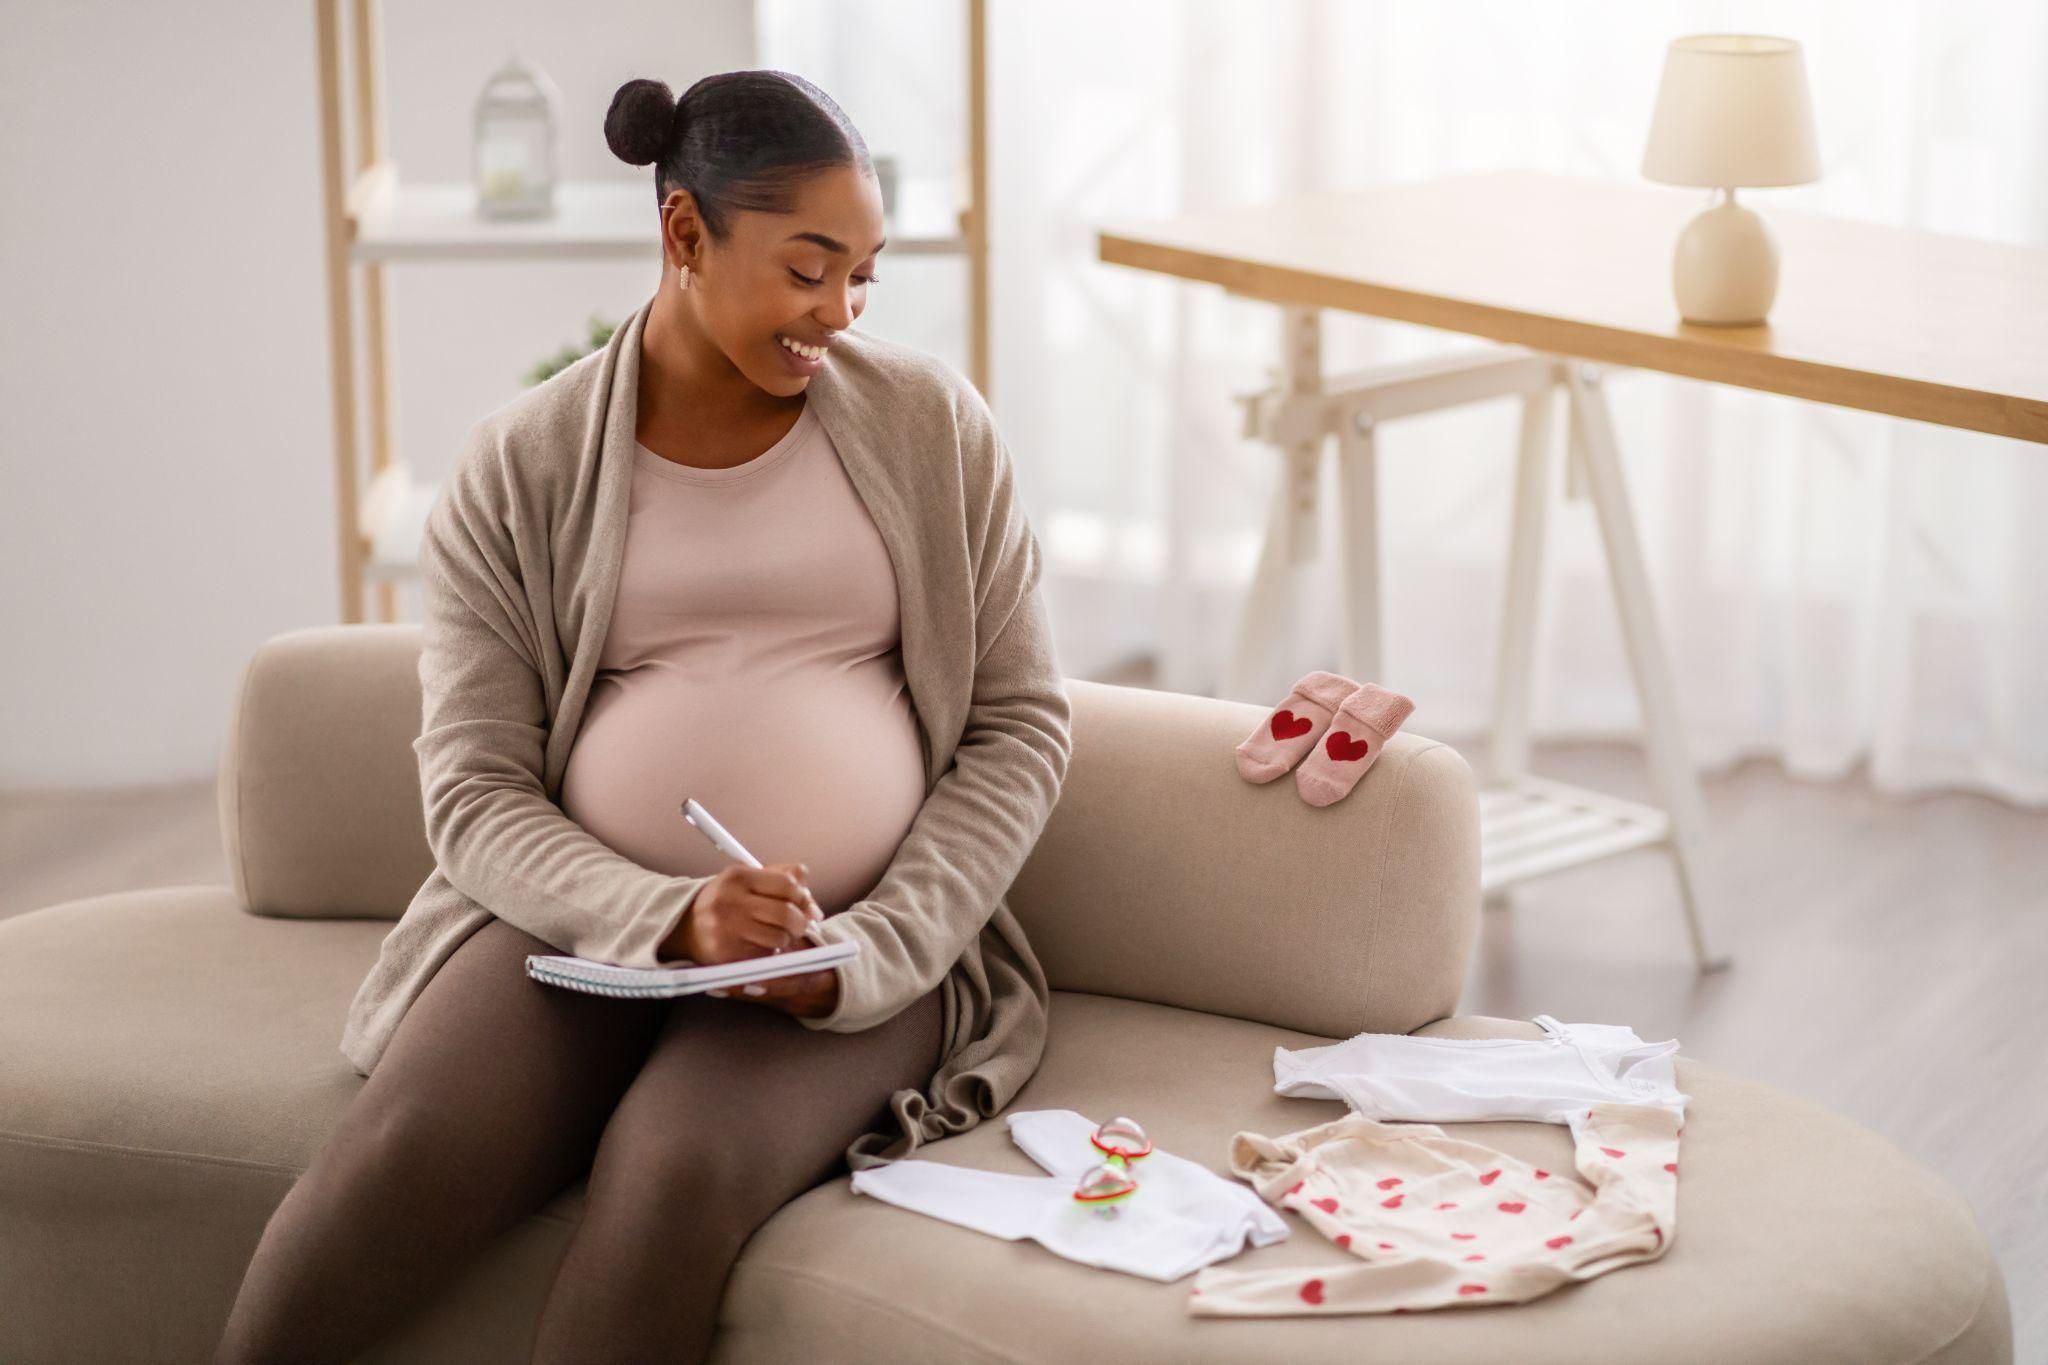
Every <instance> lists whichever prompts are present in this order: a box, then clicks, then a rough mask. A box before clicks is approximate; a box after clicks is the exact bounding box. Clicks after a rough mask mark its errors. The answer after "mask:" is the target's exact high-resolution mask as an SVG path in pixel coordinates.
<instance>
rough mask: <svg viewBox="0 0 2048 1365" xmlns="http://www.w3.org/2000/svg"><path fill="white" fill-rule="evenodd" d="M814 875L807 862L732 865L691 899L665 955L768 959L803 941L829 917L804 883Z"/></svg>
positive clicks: (663, 949) (663, 951)
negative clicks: (809, 927)
mask: <svg viewBox="0 0 2048 1365" xmlns="http://www.w3.org/2000/svg"><path fill="white" fill-rule="evenodd" d="M809 874H810V869H809V868H808V867H807V866H806V865H805V864H803V863H767V864H764V865H762V866H760V867H748V866H747V865H746V864H745V863H728V864H726V865H725V866H724V867H722V868H720V869H719V870H718V872H717V874H716V875H714V876H713V877H712V879H711V883H710V885H708V886H706V887H704V888H703V889H702V890H701V891H699V892H698V893H697V895H696V898H695V899H694V900H692V901H691V902H690V908H689V909H688V910H686V911H684V912H683V918H682V921H681V922H680V923H679V924H677V925H676V927H675V929H674V930H673V931H672V932H671V933H670V934H669V937H668V940H667V941H666V942H664V943H663V944H662V947H661V955H662V956H663V957H664V958H676V957H681V958H687V959H688V960H689V961H691V962H695V963H697V964H699V965H709V964H711V963H714V962H737V961H740V960H741V959H744V958H750V957H765V956H767V955H768V954H769V953H773V952H778V951H780V950H781V949H784V948H787V947H789V946H790V945H791V944H792V943H795V942H798V941H799V940H803V936H804V927H805V926H806V925H808V924H809V923H810V922H811V921H812V920H814V919H822V918H824V912H823V911H822V910H820V909H819V908H818V902H817V900H816V898H814V897H813V896H812V895H811V890H810V888H809V887H808V886H806V885H805V884H804V878H805V877H806V876H808V875H809Z"/></svg>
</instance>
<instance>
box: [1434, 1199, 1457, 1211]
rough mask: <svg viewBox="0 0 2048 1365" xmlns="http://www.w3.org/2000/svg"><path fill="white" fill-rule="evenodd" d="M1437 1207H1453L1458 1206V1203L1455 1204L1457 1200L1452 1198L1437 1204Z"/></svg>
mask: <svg viewBox="0 0 2048 1365" xmlns="http://www.w3.org/2000/svg"><path fill="white" fill-rule="evenodd" d="M1437 1207H1438V1208H1440V1209H1454V1208H1456V1207H1458V1205H1457V1201H1455V1200H1453V1201H1451V1202H1449V1203H1444V1204H1438V1205H1437Z"/></svg>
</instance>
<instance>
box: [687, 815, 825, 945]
mask: <svg viewBox="0 0 2048 1365" xmlns="http://www.w3.org/2000/svg"><path fill="white" fill-rule="evenodd" d="M683 818H684V819H685V820H688V821H689V822H690V823H691V824H693V825H695V826H696V827H697V828H698V829H700V830H702V831H703V832H704V837H705V838H707V839H709V840H710V841H711V843H712V845H713V846H714V847H715V848H717V850H718V851H719V852H720V853H723V854H724V855H725V856H726V857H728V858H735V859H738V860H739V861H740V862H743V863H745V864H746V865H747V866H748V867H759V866H760V865H761V860H760V859H759V858H756V857H755V856H754V855H753V854H751V853H749V852H747V850H746V849H745V848H744V847H743V846H742V845H741V844H740V841H739V840H737V839H735V838H733V837H732V836H731V835H730V834H727V833H726V832H725V826H724V825H721V824H719V823H718V822H717V821H716V820H714V819H712V818H711V812H710V811H708V810H705V809H704V807H703V805H702V804H700V803H699V802H698V800H697V799H696V798H695V797H691V798H689V799H688V800H686V801H684V802H683ZM804 897H805V899H807V900H809V901H810V903H811V905H812V906H813V907H814V908H815V907H816V906H817V904H818V900H817V897H815V896H813V895H811V892H810V888H809V887H805V888H804ZM804 937H805V938H807V939H809V940H810V941H811V942H813V943H815V944H817V945H818V946H819V947H820V948H822V947H824V946H825V940H824V939H822V938H819V937H818V921H817V920H811V921H810V922H809V923H807V924H805V925H804ZM774 951H775V952H778V953H779V952H781V951H782V950H781V949H780V948H777V949H775V950H774Z"/></svg>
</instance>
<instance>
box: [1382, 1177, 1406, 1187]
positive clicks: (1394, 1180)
mask: <svg viewBox="0 0 2048 1365" xmlns="http://www.w3.org/2000/svg"><path fill="white" fill-rule="evenodd" d="M1400 1183H1401V1177H1400V1176H1398V1175H1390V1176H1388V1177H1387V1178H1386V1179H1385V1180H1382V1181H1380V1182H1379V1187H1380V1188H1381V1189H1383V1190H1391V1189H1393V1188H1394V1186H1396V1185H1398V1184H1400Z"/></svg>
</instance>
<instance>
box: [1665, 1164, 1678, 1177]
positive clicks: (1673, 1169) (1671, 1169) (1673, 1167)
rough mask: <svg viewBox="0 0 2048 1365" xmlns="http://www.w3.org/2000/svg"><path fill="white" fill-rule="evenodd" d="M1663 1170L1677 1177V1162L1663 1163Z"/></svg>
mask: <svg viewBox="0 0 2048 1365" xmlns="http://www.w3.org/2000/svg"><path fill="white" fill-rule="evenodd" d="M1664 1169H1665V1170H1667V1171H1669V1172H1671V1174H1673V1175H1677V1174H1678V1163H1677V1162H1675V1161H1667V1162H1665V1163H1664Z"/></svg>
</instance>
